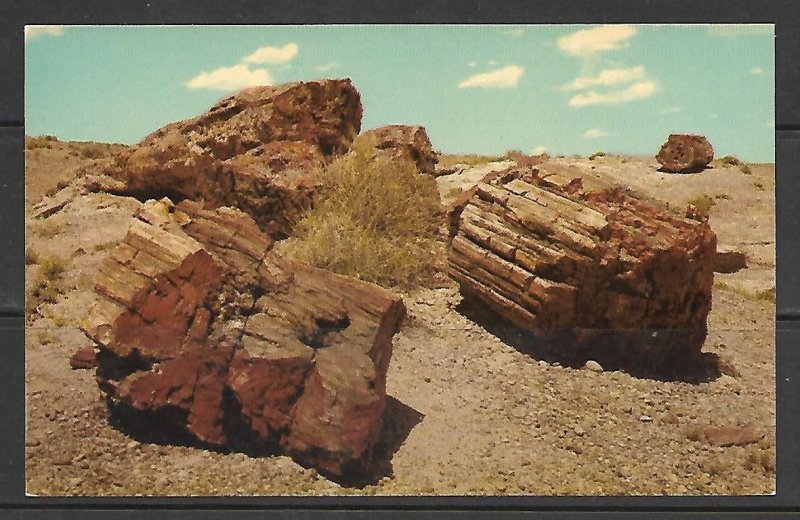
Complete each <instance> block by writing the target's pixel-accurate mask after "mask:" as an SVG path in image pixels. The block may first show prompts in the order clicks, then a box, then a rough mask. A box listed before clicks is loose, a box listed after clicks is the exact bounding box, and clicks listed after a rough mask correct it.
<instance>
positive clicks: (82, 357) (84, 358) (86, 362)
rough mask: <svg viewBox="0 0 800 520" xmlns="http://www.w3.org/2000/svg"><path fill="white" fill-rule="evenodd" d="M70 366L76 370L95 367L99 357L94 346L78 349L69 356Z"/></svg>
mask: <svg viewBox="0 0 800 520" xmlns="http://www.w3.org/2000/svg"><path fill="white" fill-rule="evenodd" d="M69 366H71V367H72V368H73V369H75V370H80V369H88V368H94V367H96V366H97V359H96V357H95V352H94V349H93V348H92V347H89V346H86V347H81V348H79V349H78V350H76V351H75V352H74V353H73V354H72V355H71V356H70V358H69Z"/></svg>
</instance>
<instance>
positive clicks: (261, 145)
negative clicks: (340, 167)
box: [87, 79, 362, 237]
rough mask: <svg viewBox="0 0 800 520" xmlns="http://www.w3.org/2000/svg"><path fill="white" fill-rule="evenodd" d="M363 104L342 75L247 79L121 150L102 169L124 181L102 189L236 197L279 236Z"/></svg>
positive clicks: (350, 136)
mask: <svg viewBox="0 0 800 520" xmlns="http://www.w3.org/2000/svg"><path fill="white" fill-rule="evenodd" d="M361 113H362V109H361V101H360V96H359V94H358V91H357V90H356V89H355V87H354V86H353V85H352V84H351V82H350V80H348V79H343V80H325V81H310V82H299V83H289V84H285V85H279V86H277V87H253V88H247V89H244V90H242V91H240V92H238V93H236V94H235V95H233V96H230V97H227V98H225V99H223V100H221V101H220V102H218V103H217V104H216V105H214V106H213V107H212V108H211V109H210V110H209V111H208V112H206V113H204V114H202V115H200V116H197V117H195V118H193V119H189V120H186V121H180V122H177V123H172V124H169V125H167V126H165V127H163V128H161V129H159V130H157V131H155V132H153V133H152V134H150V135H148V136H147V137H145V138H144V139H143V140H142V141H141V142H140V143H139V144H137V145H136V146H133V147H131V148H129V149H127V150H125V151H123V152H121V153H119V154H117V155H116V156H115V160H114V162H113V164H111V165H109V166H107V167H105V168H101V173H102V174H103V175H105V176H107V177H111V178H113V179H116V180H118V181H121V183H122V185H121V186H120V185H118V184H115V183H113V182H111V183H109V182H104V183H99V184H98V189H108V190H110V191H112V192H114V193H118V194H129V195H134V196H137V197H140V198H142V199H148V198H158V197H161V196H169V197H170V198H172V199H174V200H181V199H185V198H188V199H192V200H203V201H204V203H205V205H206V207H217V206H234V207H238V208H240V209H242V210H244V211H246V212H248V213H249V214H250V215H251V216H252V217H253V218H254V219H255V220H256V222H257V223H258V224H259V226H261V228H262V229H264V230H265V231H267V232H268V233H270V234H272V235H273V236H276V237H280V236H285V235H287V234H288V233H289V231H290V228H291V224H292V223H293V222H294V221H295V220H296V216H297V214H298V213H299V212H300V211H301V210H302V209H303V208H304V207H305V206H307V205H308V204H309V203H310V200H311V195H313V191H314V188H315V187H316V186H317V181H316V169H317V168H318V167H320V166H321V165H323V164H324V163H325V162H327V161H329V160H330V159H331V158H333V157H335V156H337V155H341V154H343V153H345V152H346V151H347V150H349V148H350V145H351V143H352V141H353V140H354V139H355V137H356V136H357V135H358V133H359V131H360V128H361ZM87 173H88V172H87Z"/></svg>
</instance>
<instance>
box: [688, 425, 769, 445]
mask: <svg viewBox="0 0 800 520" xmlns="http://www.w3.org/2000/svg"><path fill="white" fill-rule="evenodd" d="M703 438H704V439H705V440H706V441H707V442H708V443H709V444H712V445H714V446H722V447H728V446H747V445H748V444H753V443H756V442H758V441H760V440H761V439H763V438H764V432H763V431H760V430H758V429H756V428H753V427H752V426H721V427H709V428H706V429H705V430H703Z"/></svg>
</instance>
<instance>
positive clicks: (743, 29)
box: [708, 24, 775, 38]
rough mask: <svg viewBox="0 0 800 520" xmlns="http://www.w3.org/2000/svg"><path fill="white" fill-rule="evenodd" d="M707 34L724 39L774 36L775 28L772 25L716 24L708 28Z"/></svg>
mask: <svg viewBox="0 0 800 520" xmlns="http://www.w3.org/2000/svg"><path fill="white" fill-rule="evenodd" d="M708 34H710V35H711V36H722V37H724V38H736V37H739V36H765V35H774V34H775V26H774V25H772V24H717V25H709V26H708Z"/></svg>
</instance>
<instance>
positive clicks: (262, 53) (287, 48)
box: [242, 43, 300, 65]
mask: <svg viewBox="0 0 800 520" xmlns="http://www.w3.org/2000/svg"><path fill="white" fill-rule="evenodd" d="M299 50H300V48H299V47H298V46H297V44H296V43H287V44H286V45H284V46H283V47H261V48H260V49H256V50H255V52H253V53H252V54H251V55H249V56H247V57H245V58H243V59H242V62H244V63H269V64H273V65H274V64H278V63H286V62H287V61H291V60H292V59H294V57H295V56H297V53H298V52H299Z"/></svg>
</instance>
